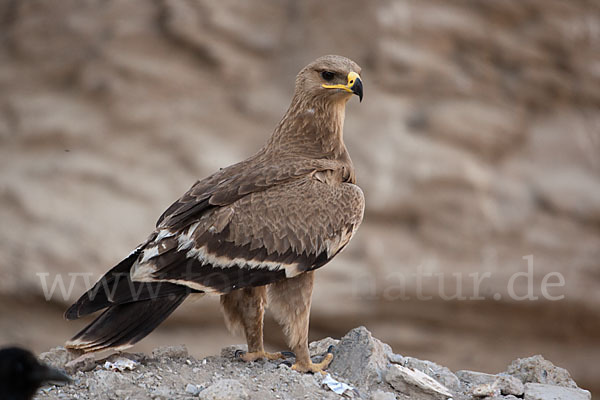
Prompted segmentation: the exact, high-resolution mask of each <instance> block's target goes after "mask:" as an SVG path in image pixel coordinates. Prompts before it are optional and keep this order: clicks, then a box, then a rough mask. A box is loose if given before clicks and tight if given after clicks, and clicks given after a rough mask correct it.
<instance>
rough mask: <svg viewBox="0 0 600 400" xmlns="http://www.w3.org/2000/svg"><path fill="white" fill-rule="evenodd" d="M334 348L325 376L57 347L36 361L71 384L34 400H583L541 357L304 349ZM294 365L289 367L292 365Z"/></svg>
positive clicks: (350, 345)
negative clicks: (454, 359) (446, 358)
mask: <svg viewBox="0 0 600 400" xmlns="http://www.w3.org/2000/svg"><path fill="white" fill-rule="evenodd" d="M330 346H333V350H332V351H333V354H334V359H333V361H332V363H331V365H330V367H329V368H328V374H326V375H321V374H315V375H311V374H300V373H298V372H296V371H293V370H291V369H290V368H289V367H288V366H287V365H285V364H283V363H281V362H273V361H258V362H253V363H243V362H241V361H238V360H236V359H235V356H234V354H235V351H236V350H238V349H242V350H243V349H244V346H232V347H227V348H224V349H223V350H222V351H221V355H220V356H211V357H207V358H204V359H202V360H198V359H195V358H194V357H191V356H190V355H189V354H188V351H187V349H186V348H185V346H173V347H162V348H158V349H155V350H154V351H153V352H152V354H151V355H145V354H140V353H120V354H114V355H112V356H110V357H108V358H105V359H101V360H96V359H93V358H83V359H77V360H73V358H72V356H71V355H70V354H69V353H68V352H67V351H66V350H65V349H64V348H62V347H57V348H55V349H52V350H51V351H49V352H47V353H43V354H42V355H41V356H40V358H41V359H42V360H43V361H45V362H46V363H48V364H51V365H53V366H55V367H58V368H64V369H66V370H67V371H68V372H70V373H71V375H72V377H73V383H72V384H69V385H67V386H48V387H45V388H43V389H41V391H40V393H39V394H38V396H37V397H36V398H37V399H82V400H83V399H96V398H103V399H130V400H134V399H147V398H150V399H191V398H200V399H205V400H209V399H210V400H238V399H239V400H242V399H338V398H340V397H346V398H354V399H372V400H393V399H412V400H441V399H448V398H453V399H456V400H461V399H465V400H466V399H488V400H491V399H495V400H501V399H504V400H516V399H518V398H524V399H525V400H550V399H569V400H589V399H591V395H590V392H588V391H587V390H584V389H580V388H578V387H577V384H576V383H575V382H574V381H573V379H571V376H570V375H569V372H567V370H565V369H563V368H560V367H556V366H554V365H553V364H552V363H551V362H550V361H547V360H545V359H544V358H543V357H541V356H533V357H528V358H523V359H517V360H515V361H513V362H512V363H511V364H510V365H509V366H508V367H507V369H506V371H504V372H501V373H499V374H496V375H493V374H486V373H481V372H475V371H466V370H463V371H456V372H452V371H450V370H449V369H448V368H446V367H443V366H440V365H438V364H435V363H433V362H431V361H423V360H418V359H416V358H412V357H403V356H401V355H400V354H394V352H393V351H392V349H391V347H390V346H388V345H387V344H385V343H382V342H381V341H380V340H378V339H376V338H374V337H372V335H371V333H370V332H369V331H368V330H367V329H365V328H364V327H359V328H356V329H353V330H351V331H350V332H348V333H347V334H346V335H345V336H344V337H342V338H341V339H340V340H336V339H332V338H326V339H323V340H320V341H318V342H313V343H311V344H310V350H311V355H312V356H313V359H317V358H319V357H322V355H323V354H325V353H326V352H327V350H328V349H330ZM292 361H293V360H292Z"/></svg>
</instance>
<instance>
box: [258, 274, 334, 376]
mask: <svg viewBox="0 0 600 400" xmlns="http://www.w3.org/2000/svg"><path fill="white" fill-rule="evenodd" d="M313 282H314V272H305V273H303V274H300V275H298V276H296V277H294V278H290V279H284V280H283V281H279V282H276V283H273V284H271V285H270V286H269V308H270V309H271V310H272V311H273V313H274V315H275V318H277V320H278V321H279V323H280V324H281V325H283V331H284V333H285V336H286V338H287V341H288V345H289V346H290V348H291V349H292V351H293V352H294V353H295V354H296V363H295V364H294V365H292V369H294V370H296V371H299V372H323V370H324V369H325V368H327V367H328V366H329V363H331V360H332V359H333V355H332V354H331V353H328V354H327V355H326V356H325V358H324V359H323V361H321V362H320V363H313V362H312V361H311V359H310V353H309V352H308V320H309V317H310V304H311V298H312V290H313Z"/></svg>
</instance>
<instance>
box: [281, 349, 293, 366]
mask: <svg viewBox="0 0 600 400" xmlns="http://www.w3.org/2000/svg"><path fill="white" fill-rule="evenodd" d="M281 355H282V356H284V357H285V358H296V354H294V352H292V351H282V352H281ZM290 367H291V364H290Z"/></svg>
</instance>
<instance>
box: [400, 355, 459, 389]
mask: <svg viewBox="0 0 600 400" xmlns="http://www.w3.org/2000/svg"><path fill="white" fill-rule="evenodd" d="M394 356H397V355H392V356H390V357H389V359H390V361H391V360H392V359H396V360H398V357H394ZM401 358H402V362H401V363H396V364H401V365H403V366H405V367H409V368H414V369H418V370H419V371H421V372H424V373H425V374H427V375H429V376H430V377H432V378H433V379H435V380H436V381H438V382H439V383H441V384H442V385H444V386H446V387H447V388H448V389H450V390H453V391H458V390H459V389H460V381H459V379H458V377H457V376H456V375H454V374H453V373H452V371H450V370H449V369H448V368H446V367H442V366H441V365H438V364H436V363H434V362H431V361H424V360H419V359H417V358H413V357H401Z"/></svg>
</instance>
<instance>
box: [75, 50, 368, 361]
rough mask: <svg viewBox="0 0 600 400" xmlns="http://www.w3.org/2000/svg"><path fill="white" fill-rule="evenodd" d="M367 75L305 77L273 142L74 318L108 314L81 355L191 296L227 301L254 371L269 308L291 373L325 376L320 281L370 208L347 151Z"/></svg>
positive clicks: (332, 62)
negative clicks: (315, 329) (314, 358)
mask: <svg viewBox="0 0 600 400" xmlns="http://www.w3.org/2000/svg"><path fill="white" fill-rule="evenodd" d="M358 74H360V67H359V66H358V65H356V63H354V62H353V61H351V60H349V59H347V58H344V57H340V56H325V57H321V58H319V59H317V60H316V61H314V62H312V63H311V64H309V65H308V66H306V67H305V68H303V69H302V70H301V71H300V73H299V74H298V76H297V78H296V87H295V91H294V97H293V99H292V103H291V105H290V107H289V109H288V111H287V112H286V114H285V115H284V117H283V119H282V120H281V122H280V123H279V125H278V126H277V128H276V129H275V131H274V133H273V135H272V136H271V138H270V139H269V141H268V142H267V144H266V145H265V146H264V147H263V148H262V149H261V150H260V151H258V153H256V154H255V155H253V156H252V157H250V158H248V159H247V160H245V161H242V162H240V163H237V164H235V165H232V166H230V167H227V168H224V169H222V170H220V171H219V172H216V173H215V174H213V175H211V176H209V177H207V178H205V179H203V180H201V181H198V182H196V183H195V184H194V185H193V186H192V187H191V188H190V190H189V191H188V192H187V193H185V194H184V195H183V196H182V197H181V198H180V199H179V200H177V201H176V202H175V203H173V205H171V206H170V207H169V208H168V209H167V210H166V211H165V212H164V213H163V215H162V216H161V217H160V218H159V220H158V222H157V226H156V230H155V231H154V232H153V233H152V234H151V235H150V236H149V237H148V239H147V240H146V241H145V242H144V243H143V244H141V245H140V246H139V247H138V248H137V249H136V250H135V251H134V252H133V253H131V254H130V255H129V256H128V257H127V258H126V259H125V260H123V261H122V262H121V263H119V264H118V265H117V266H115V267H114V268H113V269H111V270H110V271H109V272H107V273H106V274H105V275H104V277H103V278H102V279H101V280H100V281H99V282H98V283H96V285H95V286H94V287H93V288H92V289H91V290H90V291H88V292H87V293H85V294H84V295H83V296H81V298H80V299H79V300H78V301H77V302H76V303H75V304H73V305H72V306H71V307H70V308H69V310H67V312H66V314H65V315H66V317H67V318H68V319H75V318H79V317H80V316H82V315H87V314H89V313H92V312H94V311H98V310H101V309H105V311H104V312H103V313H102V314H101V315H100V316H99V317H98V318H97V319H96V320H95V321H94V322H92V323H91V324H90V325H89V326H87V327H86V328H84V329H83V330H82V331H81V332H79V333H78V334H77V335H76V336H75V337H74V338H73V339H71V340H70V341H69V342H67V347H69V348H72V349H79V350H81V351H83V352H91V351H99V350H105V349H117V348H119V349H121V348H125V347H129V346H131V345H132V344H133V343H135V342H137V341H138V340H140V339H142V338H143V337H144V336H146V335H147V334H148V333H150V332H151V331H152V330H153V329H154V328H156V326H158V324H160V323H161V322H162V321H163V320H164V319H165V318H166V317H167V316H168V315H169V314H170V313H171V312H173V310H174V309H175V308H176V307H177V306H178V305H179V304H181V302H182V301H183V300H184V299H185V298H186V297H187V295H189V294H190V293H207V294H211V293H212V294H219V295H221V303H222V305H223V310H224V313H225V319H226V322H227V325H228V327H229V328H230V329H232V330H241V331H243V332H244V334H245V335H246V339H247V341H248V350H249V352H248V353H246V354H244V355H243V356H242V358H243V359H244V360H246V361H250V360H255V359H258V358H271V359H273V358H279V357H282V355H281V353H275V354H269V353H265V352H264V348H263V337H262V336H263V335H262V324H263V314H264V308H265V306H266V304H267V303H268V304H269V307H270V308H271V309H272V310H273V311H274V313H275V316H276V318H277V319H278V320H279V321H280V323H281V324H282V325H283V327H284V331H285V333H286V336H287V339H288V343H289V345H290V347H291V348H292V350H293V351H294V352H295V354H296V364H294V366H293V367H294V369H296V370H299V371H313V372H314V371H320V370H322V369H323V368H325V367H326V366H327V365H328V363H329V362H330V360H331V355H328V357H326V359H325V360H324V361H323V362H322V363H321V364H313V363H312V362H311V361H310V358H309V355H308V342H307V338H308V318H309V312H310V303H311V295H312V287H313V278H314V273H313V271H314V270H315V269H317V268H319V267H321V266H323V265H325V264H326V263H327V262H328V261H330V260H331V259H332V258H333V257H334V256H335V255H336V254H338V253H339V252H340V251H341V250H342V249H343V248H344V247H345V246H346V245H347V244H348V242H349V241H350V239H351V237H352V235H353V234H354V232H355V231H356V229H357V228H358V226H359V224H360V222H361V220H362V217H363V210H364V198H363V194H362V191H361V190H360V188H359V187H358V186H356V184H355V183H356V182H355V175H354V167H353V165H352V161H351V160H350V156H349V155H348V151H347V150H346V146H345V145H344V142H343V124H344V112H345V106H346V103H347V101H348V100H349V99H350V98H351V97H352V94H357V95H358V96H359V97H360V99H361V100H362V81H361V80H360V77H359V75H358Z"/></svg>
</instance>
